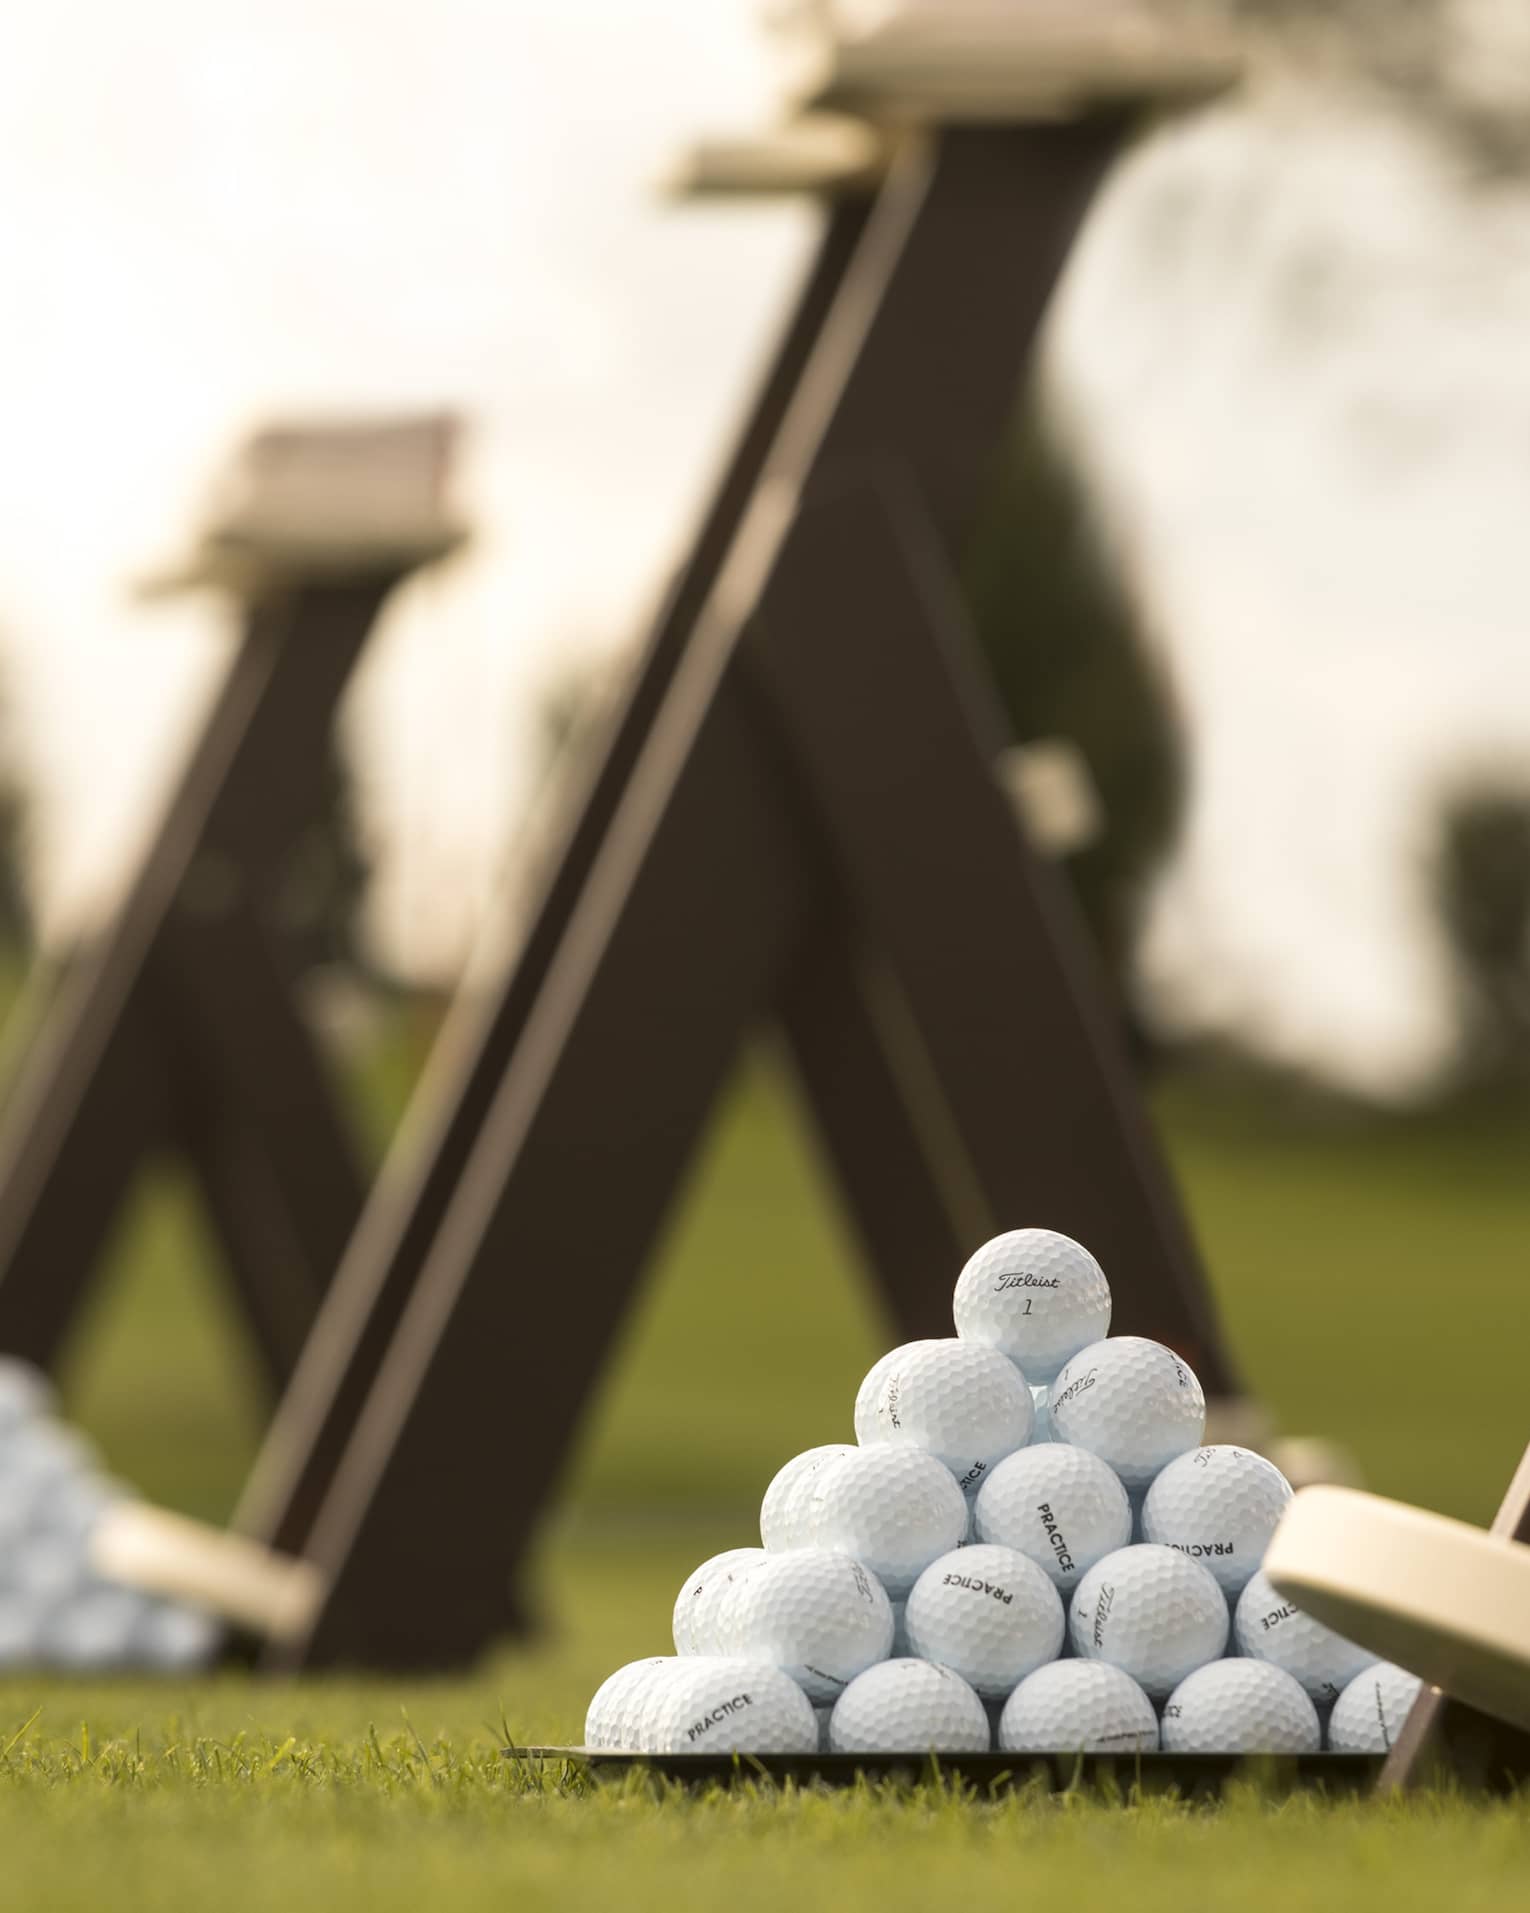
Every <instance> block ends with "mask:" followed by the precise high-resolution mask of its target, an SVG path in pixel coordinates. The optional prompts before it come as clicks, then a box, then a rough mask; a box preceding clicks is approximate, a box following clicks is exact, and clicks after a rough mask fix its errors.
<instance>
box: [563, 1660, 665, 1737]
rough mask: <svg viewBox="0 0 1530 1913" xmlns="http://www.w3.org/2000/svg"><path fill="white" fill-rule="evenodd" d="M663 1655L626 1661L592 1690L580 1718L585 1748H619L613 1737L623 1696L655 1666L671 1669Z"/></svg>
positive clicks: (620, 1715) (623, 1703)
mask: <svg viewBox="0 0 1530 1913" xmlns="http://www.w3.org/2000/svg"><path fill="white" fill-rule="evenodd" d="M672 1665H673V1662H672V1661H671V1659H670V1656H669V1655H667V1654H652V1655H650V1656H649V1657H648V1659H647V1660H644V1661H628V1662H627V1664H626V1666H625V1667H619V1668H617V1670H616V1672H615V1673H614V1674H608V1675H607V1676H606V1678H605V1679H604V1680H603V1681H602V1682H601V1683H600V1685H599V1687H597V1688H596V1689H595V1692H594V1694H593V1695H592V1696H591V1698H590V1704H589V1706H588V1707H587V1708H586V1709H585V1715H584V1744H585V1746H586V1747H620V1746H621V1745H622V1744H623V1743H622V1742H621V1741H620V1740H618V1739H617V1738H615V1735H616V1733H617V1731H618V1723H619V1722H620V1721H621V1719H622V1709H623V1707H624V1705H625V1704H626V1697H627V1695H628V1694H629V1693H630V1692H631V1690H632V1689H633V1688H634V1687H635V1686H636V1685H637V1683H638V1682H639V1681H640V1680H641V1679H643V1678H644V1676H646V1675H648V1674H651V1673H652V1672H653V1670H654V1669H655V1668H656V1667H665V1666H672Z"/></svg>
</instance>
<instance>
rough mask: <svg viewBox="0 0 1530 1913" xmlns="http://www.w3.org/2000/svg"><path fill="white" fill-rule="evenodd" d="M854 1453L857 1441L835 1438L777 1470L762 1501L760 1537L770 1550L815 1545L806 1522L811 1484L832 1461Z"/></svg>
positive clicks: (771, 1551)
mask: <svg viewBox="0 0 1530 1913" xmlns="http://www.w3.org/2000/svg"><path fill="white" fill-rule="evenodd" d="M854 1453H855V1444H854V1443H853V1442H848V1441H831V1442H827V1443H825V1444H824V1446H822V1447H821V1448H809V1449H807V1450H806V1451H805V1452H804V1453H802V1454H800V1455H793V1456H792V1458H791V1460H790V1461H789V1462H787V1463H786V1465H785V1467H784V1468H781V1469H779V1470H778V1471H777V1473H776V1475H775V1477H774V1479H773V1480H772V1481H771V1484H770V1486H769V1487H768V1488H767V1489H766V1490H765V1498H764V1500H763V1501H762V1502H761V1503H760V1540H761V1542H762V1543H763V1544H764V1546H765V1548H766V1549H767V1551H768V1552H769V1553H771V1554H784V1553H785V1552H786V1550H787V1549H788V1548H807V1547H811V1546H812V1545H813V1537H812V1536H811V1535H810V1534H809V1533H808V1532H807V1522H806V1514H807V1508H808V1493H809V1489H810V1486H811V1483H812V1481H813V1479H814V1477H815V1476H816V1475H817V1474H818V1473H819V1471H820V1470H821V1469H822V1468H824V1467H826V1466H827V1465H828V1464H829V1463H830V1462H831V1461H838V1460H839V1459H840V1457H841V1456H843V1455H853V1454H854Z"/></svg>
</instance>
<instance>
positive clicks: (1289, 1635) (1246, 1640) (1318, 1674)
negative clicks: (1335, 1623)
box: [1233, 1572, 1376, 1707]
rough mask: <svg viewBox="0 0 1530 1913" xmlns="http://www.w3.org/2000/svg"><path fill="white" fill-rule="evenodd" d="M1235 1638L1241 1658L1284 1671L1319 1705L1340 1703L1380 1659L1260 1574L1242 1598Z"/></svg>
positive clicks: (1240, 1596)
mask: <svg viewBox="0 0 1530 1913" xmlns="http://www.w3.org/2000/svg"><path fill="white" fill-rule="evenodd" d="M1233 1638H1234V1639H1235V1641H1236V1642H1237V1646H1238V1652H1239V1653H1240V1654H1246V1655H1248V1656H1249V1658H1250V1659H1251V1660H1256V1661H1268V1662H1269V1663H1270V1665H1271V1666H1272V1667H1283V1668H1284V1669H1285V1671H1286V1672H1287V1673H1288V1674H1290V1675H1292V1676H1293V1677H1294V1678H1295V1679H1296V1680H1297V1681H1299V1682H1300V1683H1301V1685H1302V1687H1303V1688H1305V1690H1306V1693H1307V1697H1308V1699H1309V1700H1312V1701H1315V1702H1316V1703H1317V1704H1318V1706H1320V1707H1326V1706H1328V1705H1329V1704H1330V1703H1331V1702H1333V1701H1336V1700H1337V1699H1338V1698H1339V1696H1340V1694H1342V1693H1343V1691H1344V1689H1345V1688H1346V1687H1347V1686H1348V1685H1349V1683H1350V1682H1351V1681H1352V1680H1353V1679H1354V1678H1355V1676H1356V1675H1357V1674H1363V1673H1364V1672H1365V1670H1366V1668H1368V1667H1370V1666H1372V1665H1373V1664H1374V1663H1375V1660H1376V1656H1375V1655H1374V1654H1372V1653H1371V1652H1370V1650H1369V1649H1368V1648H1364V1647H1358V1646H1357V1645H1356V1644H1355V1642H1353V1641H1348V1640H1346V1639H1345V1638H1344V1636H1343V1635H1342V1634H1335V1633H1334V1631H1333V1629H1332V1628H1331V1627H1325V1626H1324V1625H1323V1623H1322V1622H1321V1621H1316V1620H1314V1619H1313V1618H1312V1616H1311V1615H1310V1614H1304V1613H1303V1612H1302V1610H1301V1609H1300V1608H1299V1607H1297V1606H1296V1605H1295V1604H1294V1603H1293V1602H1290V1601H1288V1600H1287V1599H1286V1598H1285V1596H1284V1595H1283V1594H1277V1593H1276V1591H1275V1587H1274V1584H1273V1583H1272V1582H1271V1581H1270V1578H1269V1576H1268V1575H1266V1574H1264V1573H1262V1572H1261V1573H1259V1574H1256V1575H1254V1576H1253V1577H1252V1578H1251V1580H1250V1581H1249V1583H1248V1586H1247V1587H1245V1588H1244V1590H1243V1592H1242V1593H1241V1594H1240V1595H1239V1596H1238V1606H1237V1610H1236V1612H1235V1613H1234V1615H1233Z"/></svg>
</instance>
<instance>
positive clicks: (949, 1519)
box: [585, 1229, 1406, 1753]
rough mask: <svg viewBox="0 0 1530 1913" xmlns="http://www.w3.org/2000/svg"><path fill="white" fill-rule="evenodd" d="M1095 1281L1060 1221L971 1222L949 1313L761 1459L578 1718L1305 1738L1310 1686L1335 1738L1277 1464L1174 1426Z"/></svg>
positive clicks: (976, 1735)
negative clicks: (794, 1448)
mask: <svg viewBox="0 0 1530 1913" xmlns="http://www.w3.org/2000/svg"><path fill="white" fill-rule="evenodd" d="M1110 1306H1111V1304H1110V1291H1109V1288H1108V1285H1107V1283H1106V1280H1105V1277H1104V1274H1103V1273H1102V1271H1101V1270H1100V1267H1099V1264H1098V1263H1097V1262H1096V1261H1095V1259H1094V1257H1093V1256H1091V1255H1090V1254H1089V1253H1088V1251H1087V1250H1085V1249H1084V1248H1082V1247H1081V1246H1080V1245H1079V1244H1078V1243H1076V1242H1073V1241H1071V1240H1070V1239H1069V1238H1067V1237H1065V1236H1059V1235H1056V1234H1054V1233H1053V1232H1051V1231H1048V1230H1040V1229H1029V1230H1015V1231H1011V1232H1010V1233H1008V1234H1006V1235H1003V1236H999V1237H997V1238H995V1240H994V1241H992V1242H990V1243H988V1244H987V1245H985V1247H984V1248H983V1249H981V1250H980V1251H979V1252H978V1253H977V1255H975V1256H974V1257H973V1258H972V1259H971V1261H969V1262H968V1264H967V1266H966V1267H965V1268H964V1269H963V1271H962V1273H961V1276H960V1278H959V1280H958V1282H957V1286H956V1295H955V1305H954V1313H955V1321H956V1329H957V1334H956V1336H955V1337H954V1338H946V1339H940V1340H931V1341H923V1342H914V1343H910V1344H907V1345H905V1346H904V1347H901V1348H897V1349H894V1350H893V1351H892V1352H891V1353H890V1354H888V1355H886V1356H884V1357H883V1358H882V1360H881V1361H879V1362H878V1363H876V1365H875V1366H874V1367H873V1368H872V1369H871V1371H870V1373H869V1374H868V1375H867V1376H866V1378H865V1380H864V1381H863V1382H862V1384H861V1387H860V1390H859V1392H858V1394H857V1398H856V1403H855V1417H854V1421H855V1433H856V1443H855V1444H848V1443H832V1444H829V1445H827V1446H825V1447H820V1448H814V1449H810V1450H809V1451H808V1452H807V1453H806V1454H803V1455H798V1456H796V1457H795V1458H794V1459H793V1460H791V1461H789V1462H788V1463H787V1464H786V1466H785V1467H784V1468H782V1469H781V1470H780V1472H779V1473H778V1474H777V1475H776V1477H775V1479H774V1480H773V1481H772V1482H771V1484H770V1486H769V1488H768V1489H767V1490H766V1494H765V1498H764V1501H763V1504H762V1506H761V1510H760V1538H761V1542H762V1545H761V1546H760V1547H758V1548H737V1549H733V1550H730V1551H729V1552H728V1553H726V1554H723V1555H719V1556H717V1557H715V1558H714V1559H713V1560H711V1561H708V1562H706V1563H704V1564H703V1565H702V1566H701V1567H700V1568H698V1569H697V1570H696V1572H695V1573H694V1574H693V1575H691V1576H690V1578H689V1579H688V1580H687V1581H686V1583H685V1584H684V1586H683V1587H682V1588H681V1590H680V1595H679V1598H678V1599H677V1601H676V1604H675V1616H674V1638H675V1649H676V1652H675V1655H674V1656H662V1657H656V1658H655V1659H653V1660H651V1661H646V1662H636V1663H633V1664H632V1665H631V1666H629V1667H626V1668H623V1669H620V1670H619V1671H618V1672H617V1673H616V1674H615V1675H613V1676H612V1677H611V1679H610V1680H609V1681H607V1682H606V1684H605V1685H604V1686H603V1687H602V1688H601V1689H600V1691H599V1692H598V1693H597V1694H596V1696H595V1699H594V1700H593V1701H592V1703H591V1706H590V1710H589V1715H588V1718H587V1721H586V1728H585V1738H586V1743H587V1744H588V1745H591V1746H607V1747H627V1748H632V1749H635V1750H638V1751H647V1752H683V1751H687V1750H691V1751H729V1750H732V1751H751V1752H759V1753H765V1752H783V1753H785V1752H799V1753H810V1752H813V1751H816V1750H819V1749H820V1748H822V1749H827V1750H830V1751H836V1752H846V1753H855V1752H892V1753H903V1752H910V1751H921V1752H922V1751H934V1752H979V1751H986V1750H988V1749H990V1748H991V1747H992V1746H993V1744H994V1741H995V1737H996V1738H997V1744H998V1746H999V1747H1000V1749H1002V1750H1004V1751H1011V1752H1075V1751H1105V1752H1134V1751H1143V1750H1152V1749H1155V1748H1158V1747H1159V1746H1162V1747H1164V1748H1166V1749H1169V1750H1171V1751H1183V1752H1191V1751H1201V1752H1240V1753H1255V1752H1288V1751H1290V1752H1310V1751H1315V1750H1316V1749H1317V1748H1318V1747H1319V1746H1320V1745H1321V1744H1322V1729H1321V1726H1320V1722H1319V1715H1318V1712H1317V1708H1318V1706H1319V1705H1321V1704H1326V1703H1328V1702H1333V1703H1334V1714H1333V1721H1332V1722H1331V1723H1330V1735H1329V1738H1330V1745H1333V1746H1336V1747H1338V1746H1344V1747H1347V1746H1351V1745H1355V1744H1358V1741H1359V1740H1360V1739H1363V1738H1364V1736H1365V1733H1366V1732H1367V1731H1368V1730H1369V1727H1370V1723H1371V1721H1372V1719H1373V1717H1375V1716H1376V1715H1377V1706H1378V1705H1379V1703H1376V1702H1375V1701H1374V1696H1373V1697H1372V1698H1371V1699H1370V1700H1367V1699H1366V1698H1365V1695H1364V1693H1363V1692H1362V1689H1361V1687H1360V1685H1359V1684H1360V1683H1362V1682H1364V1681H1365V1680H1366V1679H1367V1678H1368V1677H1370V1676H1371V1675H1372V1672H1373V1670H1372V1668H1371V1657H1369V1656H1367V1655H1365V1654H1364V1653H1363V1652H1362V1651H1361V1650H1359V1649H1357V1648H1355V1647H1354V1646H1353V1645H1352V1644H1351V1643H1349V1642H1347V1641H1342V1640H1341V1639H1340V1638H1339V1637H1338V1636H1336V1635H1333V1634H1331V1633H1330V1632H1329V1630H1327V1629H1324V1628H1322V1627H1320V1626H1319V1624H1318V1623H1317V1622H1315V1621H1313V1620H1311V1618H1310V1617H1308V1616H1306V1615H1303V1614H1301V1613H1299V1612H1298V1611H1297V1610H1296V1609H1294V1608H1292V1607H1291V1606H1290V1605H1289V1604H1287V1603H1285V1602H1283V1601H1281V1600H1280V1598H1279V1596H1278V1595H1276V1593H1275V1591H1274V1590H1273V1588H1272V1587H1271V1586H1270V1584H1269V1583H1268V1582H1267V1581H1266V1580H1265V1579H1264V1577H1263V1576H1262V1575H1260V1574H1259V1573H1258V1572H1257V1570H1258V1567H1259V1563H1260V1561H1261V1559H1262V1557H1263V1554H1264V1550H1265V1548H1266V1546H1267V1545H1268V1542H1269V1539H1270V1536H1271V1535H1272V1533H1273V1531H1274V1528H1275V1525H1276V1523H1277V1522H1278V1520H1279V1518H1280V1515H1281V1513H1282V1511H1283V1509H1284V1507H1285V1504H1286V1502H1287V1501H1288V1500H1289V1498H1290V1493H1291V1491H1290V1488H1289V1486H1288V1485H1287V1483H1286V1481H1285V1479H1284V1477H1283V1476H1282V1475H1281V1474H1280V1472H1279V1470H1278V1469H1276V1468H1275V1467H1274V1466H1273V1465H1272V1464H1271V1463H1269V1462H1268V1461H1266V1460H1264V1459H1263V1458H1261V1457H1260V1456H1258V1455H1255V1454H1253V1453H1251V1452H1250V1451H1249V1450H1247V1449H1243V1448H1235V1447H1202V1446H1200V1445H1199V1444H1200V1442H1201V1438H1202V1435H1203V1434H1204V1432H1205V1400H1204V1397H1203V1395H1202V1391H1201V1388H1200V1385H1199V1383H1198V1382H1197V1380H1196V1378H1195V1376H1194V1375H1193V1374H1192V1373H1191V1371H1190V1369H1189V1368H1188V1367H1187V1365H1186V1364H1185V1363H1184V1362H1183V1361H1181V1360H1180V1359H1179V1357H1178V1356H1176V1355H1175V1354H1174V1353H1173V1352H1172V1351H1171V1350H1170V1349H1167V1348H1165V1347H1163V1346H1162V1345H1160V1344H1159V1343H1156V1342H1151V1341H1147V1340H1144V1339H1143V1338H1141V1337H1136V1336H1119V1337H1115V1338H1113V1339H1111V1338H1108V1337H1107V1331H1108V1329H1109V1324H1110ZM1229 1650H1231V1653H1232V1655H1234V1656H1235V1657H1236V1658H1227V1656H1228V1654H1229ZM1065 1657H1066V1658H1065ZM1403 1678H1406V1677H1403ZM1352 1683H1353V1684H1354V1686H1353V1694H1354V1698H1353V1700H1352V1699H1351V1692H1352ZM1160 1710H1161V1712H1160ZM1393 1711H1394V1712H1395V1711H1396V1708H1395V1705H1394V1706H1393ZM1404 1711H1405V1708H1404ZM1352 1715H1353V1716H1354V1717H1355V1718H1356V1720H1358V1721H1359V1722H1360V1725H1359V1726H1358V1727H1354V1728H1352V1726H1351V1716H1352ZM1334 1723H1337V1725H1336V1726H1335V1724H1334Z"/></svg>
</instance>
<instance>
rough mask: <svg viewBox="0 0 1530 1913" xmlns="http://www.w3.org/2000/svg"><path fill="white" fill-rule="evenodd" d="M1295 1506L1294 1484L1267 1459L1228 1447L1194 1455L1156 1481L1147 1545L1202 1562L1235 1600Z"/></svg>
mask: <svg viewBox="0 0 1530 1913" xmlns="http://www.w3.org/2000/svg"><path fill="white" fill-rule="evenodd" d="M1290 1499H1291V1484H1290V1482H1289V1481H1287V1480H1286V1478H1285V1476H1284V1475H1283V1474H1282V1473H1281V1472H1280V1470H1279V1469H1278V1468H1277V1467H1276V1466H1275V1464H1274V1462H1272V1461H1266V1460H1265V1459H1264V1457H1263V1455H1256V1454H1254V1452H1253V1451H1252V1450H1251V1449H1248V1448H1233V1447H1230V1446H1225V1445H1219V1446H1216V1447H1211V1448H1193V1449H1192V1450H1191V1451H1190V1453H1189V1454H1188V1455H1181V1456H1180V1457H1179V1459H1178V1461H1171V1462H1170V1463H1169V1465H1168V1467H1167V1468H1165V1469H1164V1470H1163V1471H1162V1472H1161V1473H1160V1474H1158V1475H1156V1476H1155V1477H1154V1479H1153V1485H1152V1487H1151V1488H1149V1489H1148V1491H1147V1496H1146V1499H1145V1500H1144V1501H1143V1504H1142V1538H1143V1540H1144V1541H1157V1542H1161V1543H1162V1544H1163V1546H1165V1547H1169V1548H1177V1549H1178V1550H1179V1552H1180V1553H1181V1554H1188V1555H1189V1556H1190V1558H1191V1560H1192V1561H1200V1562H1203V1563H1204V1564H1205V1565H1206V1566H1207V1567H1208V1568H1209V1569H1210V1570H1211V1573H1212V1576H1213V1578H1214V1579H1215V1581H1216V1583H1217V1585H1218V1587H1220V1588H1221V1590H1222V1592H1223V1593H1224V1594H1226V1595H1229V1596H1230V1597H1232V1598H1233V1599H1236V1598H1237V1596H1238V1595H1239V1594H1240V1593H1241V1592H1242V1591H1243V1589H1244V1587H1245V1586H1246V1585H1247V1583H1248V1579H1249V1576H1250V1575H1251V1574H1253V1573H1254V1572H1255V1570H1256V1569H1257V1568H1258V1566H1259V1563H1260V1562H1261V1561H1262V1560H1263V1559H1264V1551H1265V1549H1266V1548H1267V1547H1268V1546H1269V1545H1270V1536H1271V1535H1272V1534H1274V1532H1275V1528H1276V1525H1277V1523H1278V1522H1279V1520H1280V1517H1281V1516H1282V1515H1283V1514H1284V1513H1285V1511H1286V1504H1287V1502H1289V1501H1290Z"/></svg>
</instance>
